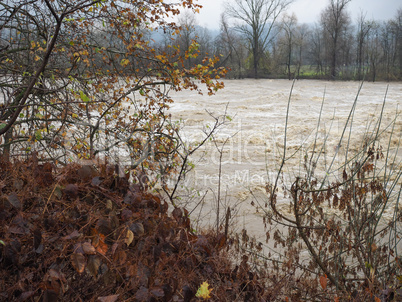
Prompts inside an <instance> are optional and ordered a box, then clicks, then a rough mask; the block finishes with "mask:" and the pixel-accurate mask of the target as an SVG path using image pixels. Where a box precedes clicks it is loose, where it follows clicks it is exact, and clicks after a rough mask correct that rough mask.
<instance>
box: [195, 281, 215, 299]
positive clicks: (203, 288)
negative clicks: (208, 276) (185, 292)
mask: <svg viewBox="0 0 402 302" xmlns="http://www.w3.org/2000/svg"><path fill="white" fill-rule="evenodd" d="M208 286H209V284H208V282H206V281H205V282H203V283H202V284H201V285H200V288H199V289H198V290H197V293H196V294H195V296H196V297H198V298H203V299H209V298H211V296H210V293H211V292H212V289H208Z"/></svg>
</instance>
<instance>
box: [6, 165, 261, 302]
mask: <svg viewBox="0 0 402 302" xmlns="http://www.w3.org/2000/svg"><path fill="white" fill-rule="evenodd" d="M0 168H1V175H0V240H1V241H0V300H7V301H59V300H62V301H95V300H96V301H191V300H195V299H197V298H195V293H196V291H197V288H198V287H199V286H200V284H201V283H202V282H204V281H207V282H208V283H209V284H210V286H211V288H213V291H212V293H211V295H212V296H211V299H213V300H219V301H235V300H239V299H242V300H243V299H247V300H249V299H250V298H251V297H252V299H253V300H254V299H261V298H262V297H263V296H264V289H263V288H264V287H263V286H259V285H258V286H257V285H256V286H254V285H255V284H256V283H258V280H257V279H258V278H256V275H255V274H254V275H253V274H251V272H248V274H246V273H245V272H244V271H242V268H241V267H240V269H239V267H236V268H235V269H233V268H232V265H231V263H230V261H229V260H228V254H227V252H226V248H227V244H226V239H222V235H220V236H215V235H211V234H210V235H196V234H194V233H193V232H192V231H191V228H190V220H189V218H188V216H187V212H186V210H185V209H181V208H176V209H174V210H173V211H172V213H171V214H169V211H168V205H167V203H166V202H165V201H164V200H163V199H162V198H161V196H159V195H155V194H151V193H149V192H147V191H145V190H144V188H143V187H141V186H138V185H135V184H134V185H133V184H131V185H130V184H129V182H128V180H127V179H126V178H119V177H118V176H117V174H116V173H115V171H114V169H113V168H109V167H107V166H99V167H92V166H78V165H76V164H71V165H69V166H66V167H64V168H62V169H59V170H57V172H56V171H55V170H56V169H55V167H54V166H52V165H50V164H44V165H41V164H38V162H37V160H35V159H32V160H29V161H27V162H15V163H10V162H2V163H0ZM242 265H243V266H245V265H246V264H245V263H243V264H242ZM250 274H251V275H252V278H251V279H250V278H249V277H248V276H249V275H250ZM257 289H258V290H257Z"/></svg>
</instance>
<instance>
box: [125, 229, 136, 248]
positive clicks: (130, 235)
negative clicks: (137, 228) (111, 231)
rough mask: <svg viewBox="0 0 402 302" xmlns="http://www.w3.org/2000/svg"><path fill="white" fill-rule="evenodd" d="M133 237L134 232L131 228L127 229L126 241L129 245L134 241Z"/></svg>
mask: <svg viewBox="0 0 402 302" xmlns="http://www.w3.org/2000/svg"><path fill="white" fill-rule="evenodd" d="M133 239H134V233H133V232H132V231H131V230H127V234H126V240H125V243H126V244H127V246H129V245H130V244H131V242H133Z"/></svg>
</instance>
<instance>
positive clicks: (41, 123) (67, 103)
mask: <svg viewBox="0 0 402 302" xmlns="http://www.w3.org/2000/svg"><path fill="white" fill-rule="evenodd" d="M182 8H187V9H190V10H192V11H196V10H198V8H199V6H198V5H195V4H193V2H192V1H187V0H184V1H180V3H170V2H164V1H105V0H94V1H90V0H86V1H68V2H65V1H22V2H21V1H11V0H10V1H3V2H1V3H0V27H1V37H0V96H1V97H0V148H1V150H2V155H3V157H5V158H9V157H13V156H16V157H20V156H23V155H24V154H29V153H30V152H32V151H35V152H38V155H39V157H40V158H41V159H42V160H47V161H48V160H51V161H54V162H58V163H62V164H66V163H68V162H70V161H75V160H77V159H91V158H94V157H95V156H97V155H98V156H108V157H109V158H112V157H113V156H115V157H116V158H120V160H121V158H122V157H124V158H125V159H126V160H127V161H129V162H130V164H131V166H133V167H136V166H138V165H140V164H144V165H146V166H149V167H150V169H151V170H152V167H151V166H152V163H151V162H152V160H150V157H151V154H152V157H153V158H154V159H155V160H156V161H158V159H159V158H161V157H164V158H165V159H166V160H167V161H169V162H171V163H172V164H171V166H172V167H174V166H175V162H177V157H178V156H177V150H178V148H179V147H178V145H179V143H178V142H177V136H176V130H177V125H175V124H174V123H172V122H171V121H170V119H169V116H168V115H167V113H166V111H167V109H168V107H169V104H170V103H171V102H172V100H171V98H170V97H169V94H168V93H169V91H170V90H182V89H192V90H198V89H199V85H200V84H201V85H203V86H204V85H205V86H206V88H207V92H208V93H210V94H212V93H214V92H215V91H217V90H218V89H220V88H221V87H223V84H222V83H221V82H219V81H218V80H217V79H219V78H220V77H221V76H223V75H224V74H225V72H226V71H225V69H223V68H217V67H215V64H216V63H217V61H218V58H217V57H205V56H204V57H202V58H200V61H199V62H198V63H197V64H195V65H194V64H193V65H188V64H187V63H186V62H187V61H188V60H190V59H191V58H197V57H198V55H199V53H200V50H199V44H198V43H196V42H195V41H193V40H191V41H190V42H189V44H188V45H187V48H186V49H183V48H180V47H179V46H177V45H176V44H175V39H174V37H175V36H179V35H180V33H181V28H180V26H179V25H178V24H176V23H174V22H173V21H172V22H169V21H167V20H169V18H172V17H174V16H176V15H178V14H179V13H180V9H182ZM157 30H160V31H166V32H169V35H170V38H169V40H168V41H167V43H165V44H163V45H155V44H154V43H152V40H151V39H150V34H151V33H152V32H154V31H157ZM155 169H156V168H155ZM161 170H163V171H164V172H166V170H168V168H167V167H166V166H164V167H163V168H162V169H161ZM171 170H174V169H171Z"/></svg>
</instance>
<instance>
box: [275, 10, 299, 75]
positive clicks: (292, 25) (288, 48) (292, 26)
mask: <svg viewBox="0 0 402 302" xmlns="http://www.w3.org/2000/svg"><path fill="white" fill-rule="evenodd" d="M296 27H297V17H296V15H295V14H294V13H293V14H292V15H287V14H285V15H284V16H283V18H282V22H281V25H280V28H281V32H282V35H281V39H280V40H279V41H280V44H282V46H283V49H284V54H285V58H286V59H285V62H286V63H285V65H286V73H287V75H288V79H289V80H291V79H292V78H293V76H292V74H293V73H292V71H291V68H290V67H291V65H292V64H293V53H294V48H295V47H296V45H295V42H296V41H295V40H296V39H295V35H296Z"/></svg>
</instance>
